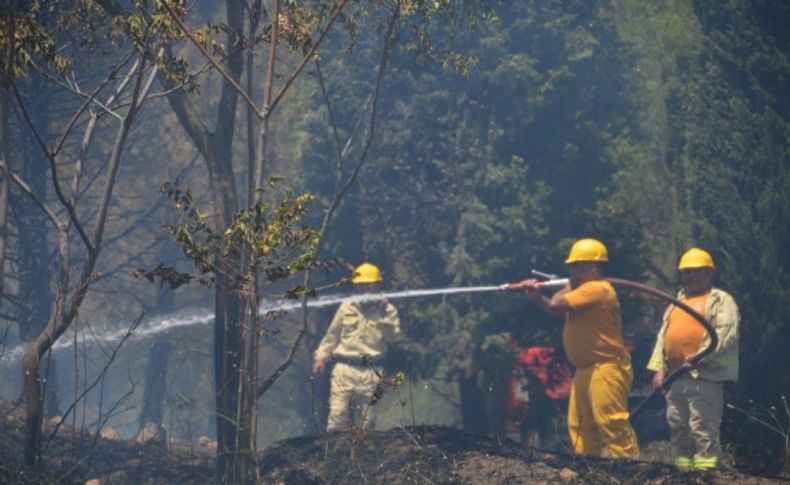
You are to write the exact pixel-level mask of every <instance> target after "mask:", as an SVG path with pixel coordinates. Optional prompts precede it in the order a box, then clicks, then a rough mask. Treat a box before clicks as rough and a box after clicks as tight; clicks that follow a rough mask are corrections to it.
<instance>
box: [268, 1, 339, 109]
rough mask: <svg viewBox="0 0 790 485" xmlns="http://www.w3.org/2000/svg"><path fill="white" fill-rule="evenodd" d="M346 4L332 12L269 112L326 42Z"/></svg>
mask: <svg viewBox="0 0 790 485" xmlns="http://www.w3.org/2000/svg"><path fill="white" fill-rule="evenodd" d="M346 4H348V0H343V2H342V3H341V4H340V5H338V6H337V9H335V12H334V13H333V14H332V18H331V19H330V20H329V24H327V26H326V27H325V28H324V30H323V32H321V35H320V36H319V37H318V40H317V41H316V43H315V44H313V46H312V47H311V48H310V51H309V52H308V53H307V54H306V55H305V56H304V57H303V58H302V62H300V63H299V65H298V66H296V69H295V70H294V72H293V73H291V76H290V77H289V78H288V80H287V81H286V82H285V86H283V88H282V89H281V90H280V92H279V93H277V96H276V97H275V98H274V101H272V104H271V106H269V110H268V111H269V112H271V111H273V110H274V108H275V107H276V106H277V103H279V102H280V100H281V99H282V97H283V96H284V95H285V92H286V91H288V88H289V87H291V84H292V83H293V82H294V80H295V79H296V77H297V76H298V75H299V73H300V72H302V69H304V67H305V65H307V63H308V62H309V61H310V59H312V58H313V56H314V55H315V53H316V51H317V50H318V48H319V47H320V46H321V44H322V43H323V42H324V39H325V38H326V35H327V34H328V33H329V30H330V29H331V28H332V26H333V25H334V24H335V21H336V20H337V18H338V17H339V16H340V13H341V12H342V11H343V9H344V8H345V7H346ZM264 115H266V113H264Z"/></svg>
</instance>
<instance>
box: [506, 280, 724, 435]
mask: <svg viewBox="0 0 790 485" xmlns="http://www.w3.org/2000/svg"><path fill="white" fill-rule="evenodd" d="M532 273H533V274H535V275H537V276H540V277H543V278H548V280H547V281H541V282H539V283H538V285H539V286H540V287H541V288H562V287H564V286H565V285H567V284H568V279H567V278H557V277H556V276H555V275H550V274H546V273H541V272H540V271H535V270H532ZM605 280H606V281H608V282H609V283H611V284H612V285H614V286H621V287H625V288H631V289H633V290H637V291H641V292H642V293H647V294H649V295H652V296H654V297H656V298H659V299H661V300H664V301H666V302H668V303H671V304H673V305H675V306H676V307H678V308H680V309H682V310H683V311H685V312H686V313H688V314H689V315H691V316H692V317H693V318H694V319H695V320H697V321H698V322H699V323H700V324H702V326H703V327H704V328H705V331H706V332H707V333H708V336H709V337H710V344H709V345H708V346H707V347H705V348H704V349H702V350H701V351H700V352H698V353H696V354H695V355H693V356H691V357H690V358H689V359H688V361H687V365H684V366H682V367H680V368H679V369H677V370H675V371H673V372H672V373H670V374H669V375H668V376H666V377H665V378H664V382H662V383H661V386H660V387H658V388H656V389H654V390H653V392H651V393H650V394H649V395H648V396H647V397H646V398H644V399H643V400H642V402H640V403H639V404H638V405H637V406H636V407H635V408H634V410H633V411H631V413H630V417H629V419H630V420H631V421H634V420H635V419H636V418H637V417H638V416H639V415H640V414H641V413H642V412H643V411H644V410H645V409H646V408H647V405H648V404H649V403H650V402H651V401H653V399H655V398H656V397H658V396H659V395H662V394H663V393H665V392H666V391H668V390H669V388H670V387H672V384H673V383H674V382H675V381H676V380H678V379H679V378H680V377H682V376H683V375H684V374H685V373H686V372H688V371H689V370H690V369H691V368H693V367H694V366H696V365H697V364H699V362H700V361H701V360H702V359H704V358H705V357H707V356H708V355H710V353H711V352H713V351H714V350H715V349H716V347H717V346H718V345H719V337H718V335H716V329H714V328H713V325H711V324H710V322H709V321H708V320H706V319H705V317H703V316H702V315H700V314H699V313H697V312H696V311H694V309H693V308H691V307H690V306H688V305H686V304H685V303H683V302H682V301H680V300H678V299H677V298H675V297H673V296H670V295H668V294H667V293H664V292H663V291H660V290H657V289H655V288H653V287H651V286H647V285H644V284H642V283H637V282H636V281H630V280H625V279H622V278H605ZM525 286H526V280H524V281H520V282H517V283H507V284H505V285H502V289H504V290H509V291H517V290H521V289H524V287H525Z"/></svg>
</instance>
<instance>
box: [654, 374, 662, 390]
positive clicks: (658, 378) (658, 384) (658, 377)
mask: <svg viewBox="0 0 790 485" xmlns="http://www.w3.org/2000/svg"><path fill="white" fill-rule="evenodd" d="M664 377H665V375H664V371H662V370H659V371H656V373H655V374H653V390H656V389H658V388H659V387H661V385H662V384H663V383H664Z"/></svg>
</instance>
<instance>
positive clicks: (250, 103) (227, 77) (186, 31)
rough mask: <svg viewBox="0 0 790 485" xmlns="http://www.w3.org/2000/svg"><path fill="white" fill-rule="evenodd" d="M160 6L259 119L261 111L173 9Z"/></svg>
mask: <svg viewBox="0 0 790 485" xmlns="http://www.w3.org/2000/svg"><path fill="white" fill-rule="evenodd" d="M162 5H164V7H165V9H166V10H167V13H168V14H170V17H171V18H172V19H173V21H174V22H175V23H176V25H178V28H179V29H181V31H182V32H183V33H184V35H186V36H187V37H188V38H189V40H191V41H192V43H193V44H194V45H195V47H197V48H198V50H199V51H200V53H201V54H203V57H205V58H206V60H207V61H208V62H210V63H211V65H212V66H214V69H216V70H217V72H219V73H220V75H222V77H223V78H225V81H227V82H228V84H230V85H231V86H233V89H235V90H236V92H237V93H238V94H239V95H240V96H241V97H242V98H243V99H244V101H245V102H246V103H247V105H248V106H249V107H250V108H251V109H252V110H253V112H254V113H255V114H256V115H257V116H258V117H259V118H261V117H262V115H261V111H260V110H259V109H258V107H257V106H256V105H255V102H254V101H253V100H252V99H251V98H250V96H249V95H248V94H247V92H246V91H244V89H242V88H241V86H239V84H238V83H237V82H236V80H235V79H233V78H232V77H231V76H230V75H229V74H228V73H226V72H225V70H224V69H223V68H222V66H221V65H219V63H218V62H217V61H215V60H214V58H213V57H211V54H210V53H209V52H208V51H207V50H206V48H205V47H203V45H201V43H200V42H198V40H197V39H196V38H195V36H194V35H192V32H190V31H189V29H187V28H186V26H185V25H184V23H183V22H181V19H180V18H179V17H178V15H176V13H175V12H173V9H172V8H170V5H169V4H168V2H162Z"/></svg>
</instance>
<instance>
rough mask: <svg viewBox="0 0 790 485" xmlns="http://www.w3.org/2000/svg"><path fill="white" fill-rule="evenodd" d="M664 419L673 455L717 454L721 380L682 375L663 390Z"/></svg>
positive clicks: (706, 456) (698, 456)
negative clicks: (664, 398)
mask: <svg viewBox="0 0 790 485" xmlns="http://www.w3.org/2000/svg"><path fill="white" fill-rule="evenodd" d="M666 397H667V421H668V422H669V433H670V442H671V443H672V452H673V453H674V455H675V458H693V459H694V461H695V462H696V461H698V460H699V461H700V462H701V463H702V462H704V461H705V460H709V459H713V460H715V459H716V458H718V456H719V454H720V452H721V444H720V442H719V425H720V424H721V415H722V411H723V408H724V383H722V382H716V381H705V380H702V379H694V378H692V377H690V376H689V375H685V376H683V377H681V378H680V379H678V380H677V381H675V383H674V384H672V387H671V388H670V389H669V391H668V392H667V396H666Z"/></svg>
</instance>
